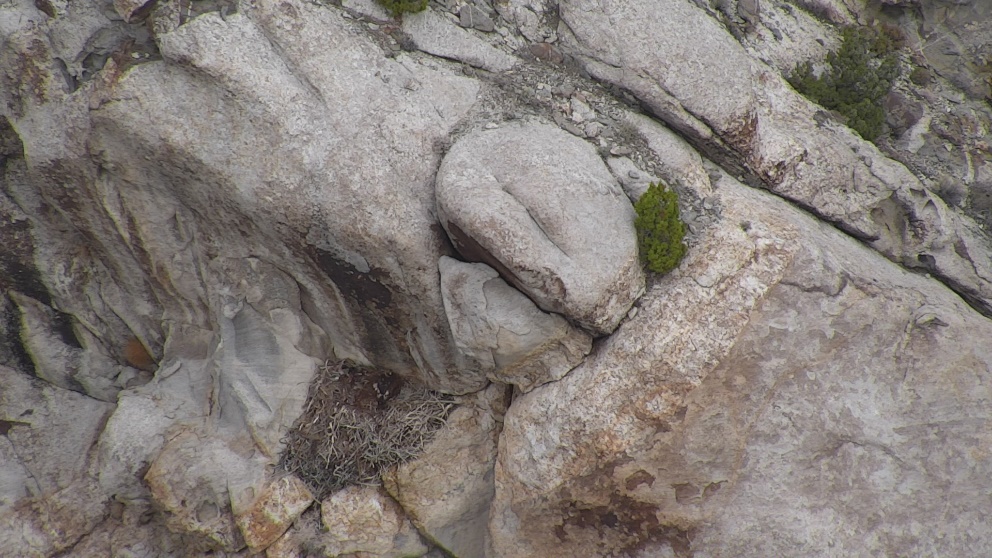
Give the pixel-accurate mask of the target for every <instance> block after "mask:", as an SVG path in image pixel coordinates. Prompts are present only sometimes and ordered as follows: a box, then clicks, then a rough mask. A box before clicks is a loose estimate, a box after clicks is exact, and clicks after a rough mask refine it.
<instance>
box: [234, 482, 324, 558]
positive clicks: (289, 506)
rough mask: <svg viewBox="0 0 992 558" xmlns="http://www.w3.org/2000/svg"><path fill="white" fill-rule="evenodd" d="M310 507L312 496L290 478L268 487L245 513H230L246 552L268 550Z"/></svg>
mask: <svg viewBox="0 0 992 558" xmlns="http://www.w3.org/2000/svg"><path fill="white" fill-rule="evenodd" d="M311 503H313V494H311V493H310V490H309V489H308V488H307V487H306V485H305V484H303V481H301V480H300V479H299V478H298V477H296V476H293V475H290V476H287V477H283V478H281V479H278V480H276V481H274V482H272V483H269V485H268V486H267V487H265V490H263V491H262V493H261V494H260V495H258V497H257V498H255V500H254V501H253V502H252V503H251V504H250V505H249V506H248V508H247V509H244V510H233V511H234V513H235V521H236V522H237V524H238V527H239V528H240V529H241V535H242V536H243V537H244V539H245V544H247V545H248V548H249V550H251V551H252V552H257V551H259V550H262V549H265V548H268V547H269V546H270V545H271V544H272V543H274V542H275V541H276V540H277V539H279V537H281V536H282V535H283V533H285V532H286V530H287V529H289V527H290V525H291V524H292V523H293V522H294V521H296V519H297V518H298V517H299V516H300V514H302V513H303V512H304V511H306V509H307V508H308V507H310V504H311Z"/></svg>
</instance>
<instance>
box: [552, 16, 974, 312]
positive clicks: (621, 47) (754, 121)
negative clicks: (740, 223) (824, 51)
mask: <svg viewBox="0 0 992 558" xmlns="http://www.w3.org/2000/svg"><path fill="white" fill-rule="evenodd" d="M560 7H561V17H562V20H563V21H564V22H565V23H566V24H567V28H568V29H569V30H570V32H571V33H570V34H568V35H567V36H565V37H563V41H564V42H565V44H567V45H568V46H569V47H570V48H571V49H572V50H573V51H574V52H575V54H576V55H577V56H578V57H579V58H580V59H581V60H583V62H584V64H585V67H586V69H587V70H588V71H589V72H590V73H591V74H592V75H594V76H595V77H597V78H599V79H601V80H604V81H607V82H609V83H612V84H615V85H617V86H619V87H622V88H623V89H626V90H629V91H631V92H633V94H634V95H636V96H637V97H638V99H640V100H641V102H643V103H644V104H645V105H646V106H647V107H648V108H649V109H650V110H651V112H653V113H654V114H655V115H657V116H658V117H659V118H661V119H662V120H664V121H665V122H666V123H668V124H669V125H670V126H672V127H673V128H675V129H676V130H677V131H679V132H681V133H682V134H684V135H686V136H687V137H688V139H689V140H690V142H692V143H694V144H695V146H696V147H697V148H700V149H703V150H705V151H707V152H709V153H710V154H711V155H712V156H713V157H715V158H716V159H717V161H718V162H720V163H723V164H725V165H726V166H728V168H731V169H733V170H734V172H735V173H736V172H739V171H738V170H737V169H740V171H743V172H746V173H747V174H749V175H750V176H751V178H752V180H753V181H755V182H758V181H760V183H761V184H762V185H763V186H765V187H767V188H769V189H771V190H772V191H773V192H775V193H776V194H778V195H781V196H783V197H785V198H787V199H791V200H795V201H796V202H798V203H800V204H802V205H803V206H804V207H808V208H810V209H811V210H813V211H815V212H816V213H817V214H818V215H820V216H821V217H822V218H824V219H826V220H828V221H832V222H837V223H841V227H842V229H843V230H845V231H847V232H849V233H851V234H854V235H856V236H857V237H859V238H862V239H864V240H866V241H868V242H870V243H871V245H872V246H873V247H874V248H875V249H876V250H878V251H879V252H881V253H883V254H885V255H886V256H887V257H889V258H890V259H892V260H893V261H896V262H898V263H900V264H902V265H905V266H907V267H915V268H920V269H925V270H928V271H931V272H932V273H935V274H937V275H939V276H941V277H942V278H943V280H944V281H945V282H946V283H947V284H949V285H951V286H952V287H953V288H955V289H956V290H958V291H959V292H962V293H963V294H965V296H967V297H968V298H969V300H971V302H972V303H973V304H975V305H976V306H977V307H979V308H981V309H982V311H983V312H985V313H987V314H992V246H990V243H989V242H988V240H987V238H985V237H984V234H983V233H981V232H980V231H979V230H978V229H977V227H976V225H975V223H974V222H973V221H971V220H970V219H968V218H967V217H964V216H962V215H961V214H958V213H955V212H953V211H950V210H949V209H948V208H947V206H946V204H945V203H944V202H943V200H941V199H940V198H938V197H937V196H936V195H934V194H932V193H930V192H929V191H927V190H926V189H925V188H924V186H923V184H922V183H921V182H920V181H919V180H918V179H917V178H916V177H914V176H913V175H912V173H910V172H909V171H908V170H907V169H906V168H905V167H904V166H902V165H901V164H898V163H895V162H894V161H892V160H891V159H887V158H885V157H884V156H883V155H882V154H881V153H880V152H879V151H878V150H877V148H876V147H875V146H874V145H872V144H870V143H868V142H866V141H863V140H861V139H860V138H859V137H855V135H854V134H853V133H852V132H849V131H848V130H846V129H844V128H828V127H820V126H817V124H816V123H815V120H814V118H813V113H814V112H815V110H817V107H816V106H815V105H812V104H811V103H810V102H809V101H807V100H806V99H805V98H803V97H802V96H800V95H799V94H798V93H796V92H795V91H794V90H792V89H791V87H789V85H788V84H786V83H785V81H784V79H783V78H782V77H781V76H780V75H779V74H778V73H777V72H776V71H773V69H772V68H770V67H768V66H766V65H765V64H764V63H762V62H760V61H758V60H755V59H753V58H751V57H750V56H749V55H748V53H747V51H746V50H745V49H744V48H743V47H742V46H741V45H740V44H739V43H738V42H737V41H736V40H734V39H733V37H732V36H731V35H730V34H728V33H726V32H725V31H724V30H723V28H722V27H721V26H720V24H719V23H718V22H717V21H716V20H714V19H712V18H710V17H709V16H708V15H707V13H706V12H705V11H703V10H702V9H700V8H699V7H698V6H696V5H695V4H693V3H691V2H684V1H682V0H666V1H664V2H661V3H658V2H654V1H653V0H635V1H631V2H626V1H625V2H608V3H605V4H602V3H599V2H596V1H593V0H580V1H577V2H567V3H562V4H561V6H560ZM679 68H685V70H680V69H679ZM954 246H959V247H961V248H959V249H955V248H954Z"/></svg>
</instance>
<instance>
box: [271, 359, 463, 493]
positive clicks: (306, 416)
mask: <svg viewBox="0 0 992 558" xmlns="http://www.w3.org/2000/svg"><path fill="white" fill-rule="evenodd" d="M384 378H388V376H387V375H384V374H380V373H377V372H376V371H374V370H370V369H368V368H364V367H361V366H358V365H355V364H353V363H351V362H347V361H338V362H330V361H328V362H326V363H325V364H324V365H323V366H321V367H320V371H319V372H318V374H317V376H316V378H314V381H313V383H312V384H311V385H310V391H309V393H308V395H307V402H306V405H305V406H304V411H303V414H302V415H300V418H299V419H297V421H296V423H295V424H294V425H293V427H292V428H291V429H290V431H289V433H288V434H287V436H286V438H285V440H284V442H285V444H286V446H285V450H284V451H283V455H282V460H281V465H282V467H283V468H284V469H285V470H286V471H288V472H291V473H295V474H296V475H298V476H299V477H300V478H301V479H302V480H303V481H304V482H306V483H307V485H308V486H309V488H310V490H311V491H313V493H314V495H315V496H316V497H317V498H318V499H323V498H324V497H326V496H327V495H328V494H330V493H332V492H334V491H337V490H339V489H341V488H344V487H345V486H348V485H352V484H358V485H376V484H379V475H380V473H381V472H382V471H384V470H385V469H387V468H389V467H392V466H393V465H397V464H400V463H403V462H405V461H409V460H410V459H412V458H414V457H416V456H417V455H419V454H420V453H422V452H423V449H424V446H425V445H427V443H429V442H430V440H431V439H432V438H433V436H434V433H435V432H437V430H438V429H439V428H441V426H443V425H444V422H445V420H446V419H447V418H448V415H449V414H450V413H451V411H452V409H453V408H454V405H455V404H454V402H453V401H452V399H451V398H450V397H448V396H446V395H443V394H440V393H437V392H434V391H430V390H427V389H424V388H422V387H418V386H414V385H411V384H406V385H404V386H403V387H402V389H400V390H399V392H398V394H396V395H395V397H392V398H391V399H388V400H383V399H382V398H379V397H377V392H376V389H375V387H376V385H382V382H383V379H384Z"/></svg>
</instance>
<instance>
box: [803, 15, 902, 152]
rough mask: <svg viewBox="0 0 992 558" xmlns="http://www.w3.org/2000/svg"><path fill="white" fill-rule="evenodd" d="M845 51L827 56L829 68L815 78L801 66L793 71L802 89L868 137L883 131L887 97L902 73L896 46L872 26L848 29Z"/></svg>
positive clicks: (841, 48)
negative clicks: (883, 100) (883, 106)
mask: <svg viewBox="0 0 992 558" xmlns="http://www.w3.org/2000/svg"><path fill="white" fill-rule="evenodd" d="M842 39H843V42H842V43H841V46H840V50H838V51H837V52H831V53H829V54H828V55H827V60H826V62H827V66H828V67H827V69H826V70H824V72H823V73H822V74H821V75H819V76H816V75H814V74H813V67H812V65H811V64H810V63H809V62H807V63H805V64H801V65H799V66H797V67H796V69H795V70H793V72H792V74H791V75H789V78H788V79H789V83H791V84H792V86H793V87H795V88H796V90H797V91H799V92H800V93H802V94H803V95H805V96H806V97H808V98H809V99H810V100H812V101H814V102H816V103H818V104H820V105H821V106H823V107H824V108H827V109H830V110H835V111H837V112H839V113H840V114H842V115H844V116H845V117H846V118H847V125H848V126H850V127H851V129H853V130H854V131H856V132H857V133H859V134H860V135H861V137H863V138H865V139H866V140H874V139H876V138H877V137H878V136H880V135H882V122H883V121H884V120H885V112H884V110H883V109H882V99H884V98H885V96H886V95H887V94H888V93H889V90H890V89H892V83H893V82H895V80H896V78H897V77H898V76H899V65H898V61H897V60H896V54H895V51H896V44H895V42H894V40H893V37H892V36H891V34H889V33H880V32H878V31H876V30H875V29H873V28H870V27H853V26H852V27H847V28H845V29H844V31H843V33H842Z"/></svg>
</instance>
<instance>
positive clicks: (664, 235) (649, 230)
mask: <svg viewBox="0 0 992 558" xmlns="http://www.w3.org/2000/svg"><path fill="white" fill-rule="evenodd" d="M634 210H635V211H637V218H636V219H635V220H634V228H635V229H637V247H638V249H639V250H640V253H641V261H642V262H644V263H645V264H647V266H648V269H650V270H651V271H653V272H655V273H668V272H669V271H671V270H673V269H675V268H676V267H678V265H679V262H681V261H682V257H683V256H685V251H686V247H685V244H683V243H682V239H683V238H684V237H685V225H684V224H683V223H682V219H681V218H680V217H679V201H678V196H676V195H675V192H673V191H671V190H667V189H666V188H665V186H664V185H663V184H656V183H651V185H650V186H649V187H648V191H647V192H645V193H644V195H643V196H641V199H639V200H637V203H635V204H634Z"/></svg>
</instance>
